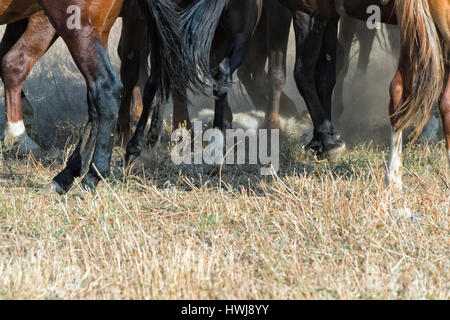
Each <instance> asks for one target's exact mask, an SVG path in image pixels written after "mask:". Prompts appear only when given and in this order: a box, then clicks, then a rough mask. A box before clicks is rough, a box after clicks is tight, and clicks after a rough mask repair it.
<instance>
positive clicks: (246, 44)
mask: <svg viewBox="0 0 450 320" xmlns="http://www.w3.org/2000/svg"><path fill="white" fill-rule="evenodd" d="M73 6H76V8H78V10H79V13H80V25H79V26H78V27H77V28H69V26H68V23H67V19H68V17H69V11H68V8H69V7H73ZM372 6H377V8H379V10H380V12H379V13H380V15H379V18H380V19H381V21H380V22H382V23H387V24H393V25H399V27H400V31H401V48H400V58H399V64H398V69H397V72H396V74H395V77H394V79H393V81H392V83H391V87H390V97H391V101H390V105H389V113H390V119H391V126H392V134H391V139H392V145H391V155H390V159H389V164H388V168H387V175H386V177H387V181H388V183H389V184H391V185H393V186H394V187H397V188H401V172H400V168H401V152H402V139H403V131H404V130H405V128H406V127H407V126H409V125H410V124H411V123H413V122H416V124H417V125H416V132H417V133H419V132H420V131H421V129H422V128H423V126H424V125H425V123H426V121H427V120H428V119H429V118H430V115H431V113H432V111H433V107H434V106H435V105H438V104H439V105H440V112H441V116H442V121H443V128H444V134H445V137H446V142H447V143H446V148H447V156H448V159H449V161H450V86H449V84H448V81H449V80H448V62H447V53H448V47H447V44H448V43H449V41H450V20H449V18H448V15H447V13H448V12H449V11H450V1H449V0H181V1H174V0H96V1H84V0H58V1H57V2H55V1H51V0H0V23H1V24H7V28H6V31H5V35H4V37H3V40H2V42H1V45H0V58H1V60H2V61H1V70H0V75H1V78H2V80H3V83H4V87H5V104H6V114H7V124H6V132H5V139H10V140H13V141H15V142H16V143H19V144H23V145H25V148H35V147H37V145H35V144H34V142H33V141H32V140H31V139H30V138H29V137H28V135H27V134H26V130H25V126H24V123H23V116H22V106H21V101H22V99H24V94H23V92H22V86H23V83H24V81H25V79H26V77H27V75H28V74H29V72H30V70H31V68H32V67H33V65H34V64H35V63H36V62H37V60H38V59H39V58H40V57H42V56H43V55H44V54H45V52H46V51H47V50H48V48H49V47H50V46H51V45H52V43H54V41H55V40H56V39H57V38H58V37H61V38H62V39H63V40H64V42H65V43H66V45H67V47H68V48H69V51H70V53H71V55H72V58H73V59H74V62H75V64H76V65H77V67H78V69H79V70H80V72H81V73H82V74H83V76H84V79H85V81H86V86H87V102H88V113H89V120H88V123H87V124H86V126H85V127H84V129H83V134H82V136H81V138H80V141H79V143H78V145H77V147H76V149H75V151H74V152H73V153H72V155H71V156H70V158H69V160H68V161H67V164H66V166H65V168H64V169H63V170H62V171H61V172H60V173H59V174H58V175H57V176H56V177H55V178H54V179H53V181H52V182H51V183H50V184H49V185H48V186H47V187H46V191H51V192H58V193H63V192H66V191H67V190H69V188H70V187H71V185H72V184H73V182H74V179H75V178H76V177H83V179H82V184H83V185H85V186H89V187H94V186H96V185H97V184H98V182H99V181H100V179H101V177H103V176H105V175H107V174H108V172H109V170H110V161H111V153H112V147H113V143H114V137H115V131H116V128H117V129H118V130H119V132H120V134H121V135H122V136H123V137H125V139H126V140H128V138H129V137H131V127H130V106H131V101H132V100H134V101H135V102H136V101H137V100H140V97H139V96H137V95H136V87H137V86H139V84H140V83H143V84H144V83H145V85H144V86H143V93H142V96H143V99H142V114H141V115H140V120H139V124H138V126H137V129H136V131H135V132H134V135H133V137H132V138H131V139H130V141H129V143H128V146H127V157H130V156H136V155H139V153H140V152H141V150H142V145H143V143H144V141H145V137H144V129H145V126H146V124H147V122H148V120H149V119H150V117H151V127H150V130H149V137H148V138H149V140H150V144H154V143H156V141H157V138H158V136H159V133H160V131H161V127H162V125H161V123H162V116H161V105H162V103H163V102H165V101H167V99H168V98H169V96H170V95H172V97H173V100H174V114H173V116H174V125H175V126H178V125H180V124H182V123H185V124H186V125H187V126H188V127H189V126H190V121H189V113H188V111H187V110H188V109H187V103H188V98H187V96H188V94H187V92H188V91H191V92H193V93H194V94H207V93H208V89H209V86H211V85H212V87H213V94H214V97H215V114H214V127H215V128H217V129H220V130H222V131H223V130H225V129H227V128H230V127H231V126H232V121H233V118H232V112H231V109H230V107H229V105H228V101H227V96H228V93H229V92H230V89H231V85H232V81H233V78H232V77H233V73H234V72H235V71H236V70H237V69H238V68H239V70H238V75H239V78H240V79H241V80H242V81H243V83H244V85H245V86H246V88H247V91H248V93H249V95H250V96H251V98H252V99H253V101H254V103H255V105H257V106H260V107H262V108H263V109H264V110H265V111H266V121H265V126H266V127H267V128H269V129H278V128H279V127H280V120H279V113H280V111H281V112H283V111H286V112H294V111H292V110H295V104H294V103H293V101H291V100H290V99H289V98H287V96H286V95H284V94H283V91H282V89H283V86H284V83H285V81H286V55H287V46H288V38H289V29H290V27H291V24H292V22H293V26H294V31H295V40H296V63H295V68H294V76H295V81H296V84H297V87H298V89H299V92H300V94H301V95H302V96H303V98H304V100H305V103H306V105H307V108H308V111H309V114H310V116H311V119H312V122H313V125H314V134H313V138H312V140H311V142H310V143H309V144H308V145H307V146H306V148H307V149H310V150H312V151H314V152H316V153H319V154H323V155H324V156H325V157H328V158H331V159H333V158H335V157H337V156H338V155H339V154H341V153H342V152H343V151H344V150H345V143H344V142H343V141H342V140H341V138H340V136H339V134H338V133H337V132H336V130H335V129H334V125H333V121H332V98H333V90H334V88H335V84H336V77H337V76H336V70H337V63H338V61H337V60H338V59H337V51H338V25H339V20H340V19H341V17H342V18H343V19H348V18H349V17H350V18H354V19H359V20H361V21H367V19H369V17H370V15H371V11H370V10H368V8H369V7H372ZM119 16H122V17H123V27H122V35H121V42H120V46H119V55H120V57H121V59H122V67H121V78H122V81H120V80H119V78H118V76H117V75H116V74H115V72H114V70H113V69H112V66H111V63H110V60H109V57H108V52H107V49H106V45H107V41H108V37H109V33H110V30H111V28H112V26H113V24H114V22H115V21H116V19H117V18H118V17H119ZM342 28H343V24H342V23H341V34H342ZM149 56H150V61H151V68H150V72H148V70H147V69H146V65H147V60H148V57H149ZM248 56H251V59H247V60H250V61H248V62H246V59H245V58H246V57H248ZM267 60H268V72H267V73H266V71H265V65H266V61H267ZM117 121H118V125H117Z"/></svg>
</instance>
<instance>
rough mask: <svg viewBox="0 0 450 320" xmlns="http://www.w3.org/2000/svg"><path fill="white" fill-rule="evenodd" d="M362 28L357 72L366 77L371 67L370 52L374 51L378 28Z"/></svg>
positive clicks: (358, 74)
mask: <svg viewBox="0 0 450 320" xmlns="http://www.w3.org/2000/svg"><path fill="white" fill-rule="evenodd" d="M362 30H363V31H362V32H361V33H360V35H359V56H358V65H357V71H356V72H357V76H364V77H365V75H366V73H367V69H368V68H369V62H370V54H371V53H372V48H373V43H374V40H375V36H376V30H369V29H367V28H366V27H365V26H363V27H362Z"/></svg>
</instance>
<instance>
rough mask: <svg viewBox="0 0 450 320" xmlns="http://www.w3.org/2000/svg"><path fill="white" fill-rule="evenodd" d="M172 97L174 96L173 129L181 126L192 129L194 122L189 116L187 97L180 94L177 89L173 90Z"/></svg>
mask: <svg viewBox="0 0 450 320" xmlns="http://www.w3.org/2000/svg"><path fill="white" fill-rule="evenodd" d="M172 98H173V115H172V118H173V119H172V122H173V130H176V129H179V128H181V127H185V128H186V129H187V130H191V128H192V123H191V119H190V117H189V110H188V104H187V102H186V101H185V99H183V97H181V96H180V94H179V93H178V92H176V90H173V91H172Z"/></svg>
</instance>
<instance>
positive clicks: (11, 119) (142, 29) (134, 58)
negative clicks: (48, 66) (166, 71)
mask: <svg viewBox="0 0 450 320" xmlns="http://www.w3.org/2000/svg"><path fill="white" fill-rule="evenodd" d="M120 16H121V17H122V35H121V41H120V45H119V48H118V54H119V57H121V58H122V59H121V60H122V63H121V68H120V71H121V72H120V75H121V80H122V83H123V85H124V89H123V95H122V97H121V102H120V109H119V118H118V129H119V131H120V132H121V133H124V135H125V136H124V137H123V138H124V140H126V141H127V140H128V139H127V136H128V137H129V136H130V131H131V127H130V122H131V121H132V120H134V121H137V120H138V119H139V115H140V113H141V111H142V96H141V89H142V88H143V86H144V85H145V82H146V81H147V79H148V76H149V69H148V66H147V65H148V61H147V60H148V55H149V51H150V45H149V43H148V42H147V41H146V39H147V37H148V28H147V27H146V24H145V7H143V6H142V4H140V3H139V1H138V0H129V1H126V2H125V3H124V5H123V8H122V12H121V14H120ZM35 37H40V39H41V41H40V42H39V43H36V44H35V45H34V48H33V50H30V48H28V46H27V45H26V44H27V43H28V42H29V39H33V38H35ZM57 38H58V35H57V34H56V31H55V29H54V28H53V26H52V24H51V23H50V21H49V20H48V18H47V17H46V16H45V15H44V14H43V11H40V12H38V13H35V14H34V15H32V16H31V17H29V18H28V19H23V20H20V21H16V22H13V23H11V24H8V25H7V27H6V30H5V33H4V36H3V38H2V41H1V43H0V61H2V62H3V63H4V64H7V65H9V66H10V68H14V69H15V70H17V72H18V74H17V78H18V79H20V83H19V84H18V85H17V86H16V85H11V84H10V83H9V82H8V81H10V80H11V77H6V78H5V79H4V84H5V94H6V97H15V98H14V99H6V105H5V109H6V114H7V123H6V130H5V135H4V142H5V144H7V145H14V146H15V147H16V148H17V152H18V154H19V155H24V154H27V153H29V152H31V153H33V154H34V155H35V156H37V155H39V154H40V147H39V145H38V144H37V143H35V142H34V141H33V140H32V139H31V138H30V137H29V135H28V134H27V132H26V130H25V127H26V128H27V130H30V127H31V125H32V122H33V108H32V106H31V104H30V103H29V101H28V99H27V97H26V95H25V93H24V92H23V91H22V92H21V99H19V98H17V96H16V95H15V94H14V93H12V92H11V91H13V90H16V88H21V87H22V85H23V82H24V81H25V79H26V76H27V74H28V72H29V71H30V70H31V69H32V68H33V66H34V64H35V63H36V62H37V61H38V60H39V59H40V58H41V57H42V56H43V55H44V54H45V52H46V51H47V50H48V49H49V47H50V46H51V45H52V44H53V43H54V42H55V40H56V39H57ZM18 56H25V57H29V58H28V59H26V60H25V61H21V60H19V59H17V57H18ZM24 62H25V63H24ZM22 111H23V112H24V113H25V114H26V116H24V115H22ZM131 116H133V119H131ZM136 118H137V120H136ZM24 122H25V126H24V125H23V123H24ZM127 131H128V132H127Z"/></svg>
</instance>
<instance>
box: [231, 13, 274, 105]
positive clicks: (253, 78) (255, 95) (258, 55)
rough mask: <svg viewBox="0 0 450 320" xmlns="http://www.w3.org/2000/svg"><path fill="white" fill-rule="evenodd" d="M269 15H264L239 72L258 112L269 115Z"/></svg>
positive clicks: (240, 78)
mask: <svg viewBox="0 0 450 320" xmlns="http://www.w3.org/2000/svg"><path fill="white" fill-rule="evenodd" d="M267 27H268V26H267V15H266V14H264V13H263V15H262V17H261V20H260V22H259V24H258V27H257V28H256V31H255V34H254V35H253V38H252V39H251V41H250V43H249V45H248V51H247V55H246V57H245V59H244V62H243V63H242V65H241V66H240V67H239V68H238V70H237V75H238V78H239V80H240V81H241V82H242V84H243V85H244V87H245V89H246V91H247V93H248V95H249V97H250V99H251V100H252V102H253V105H254V106H255V108H256V110H262V111H264V112H265V113H267V106H268V103H269V91H270V88H269V76H268V75H267V72H266V62H267V57H268V52H267Z"/></svg>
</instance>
